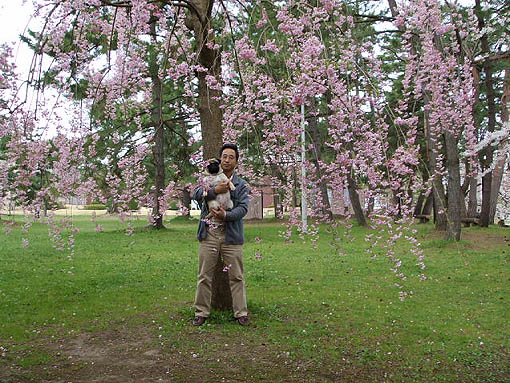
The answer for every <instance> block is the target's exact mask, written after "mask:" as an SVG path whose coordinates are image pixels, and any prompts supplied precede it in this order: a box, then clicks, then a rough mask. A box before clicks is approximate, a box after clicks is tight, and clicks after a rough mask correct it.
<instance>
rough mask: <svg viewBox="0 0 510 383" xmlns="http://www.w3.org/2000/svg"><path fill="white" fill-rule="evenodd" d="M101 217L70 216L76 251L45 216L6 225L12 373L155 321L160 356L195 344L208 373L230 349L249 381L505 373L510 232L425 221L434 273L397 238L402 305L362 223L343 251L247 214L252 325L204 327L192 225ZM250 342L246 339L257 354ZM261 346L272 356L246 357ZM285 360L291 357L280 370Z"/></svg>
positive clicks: (0, 262) (490, 377)
mask: <svg viewBox="0 0 510 383" xmlns="http://www.w3.org/2000/svg"><path fill="white" fill-rule="evenodd" d="M98 222H99V223H101V224H102V225H103V227H104V231H103V232H100V233H96V232H95V231H94V224H93V223H92V222H91V221H90V217H74V225H76V226H77V227H78V228H79V229H80V232H79V233H78V234H76V245H75V254H74V256H73V257H69V256H68V255H69V251H66V252H58V251H56V250H55V249H54V248H53V247H52V244H51V241H50V240H49V238H48V228H47V226H45V225H41V224H34V225H33V227H32V228H31V229H30V232H29V233H28V234H27V235H26V236H27V238H28V239H29V240H30V246H29V247H28V248H26V249H24V248H23V247H22V237H23V234H22V233H21V230H20V229H19V227H18V228H16V229H15V230H14V231H13V232H12V233H11V234H9V235H5V234H0V235H1V241H2V246H1V249H0V346H3V347H6V348H7V349H8V352H7V355H6V357H4V358H0V370H2V367H7V366H13V365H14V366H17V367H18V368H21V369H22V370H23V371H24V372H23V374H25V375H17V376H35V378H33V380H34V381H37V379H38V376H39V375H38V374H40V373H41V372H40V370H37V368H36V367H37V366H40V367H41V368H43V367H44V366H49V365H51V364H55V363H59V360H60V359H59V357H58V356H57V354H55V352H52V349H51V347H49V346H48V344H50V343H51V339H54V338H56V337H58V338H64V339H65V338H72V337H75V336H76V335H77V334H80V333H92V334H101V331H104V330H105V329H110V330H111V329H112V328H116V326H123V327H126V326H127V328H131V329H133V331H134V332H136V331H139V329H140V328H142V327H143V328H149V331H150V332H151V333H152V334H153V339H154V344H155V345H157V346H158V347H160V348H161V350H163V351H162V352H163V353H165V352H166V353H172V352H174V351H176V350H177V351H178V352H179V355H187V359H185V360H184V359H183V360H184V361H183V362H182V363H187V364H190V363H193V362H194V360H193V358H194V357H193V356H190V355H192V354H196V355H199V358H201V360H202V361H205V362H206V364H207V365H208V366H209V367H211V371H212V370H215V371H221V369H222V368H225V366H224V365H217V363H216V357H217V356H218V355H221V356H222V358H226V359H228V360H229V361H230V362H229V363H230V365H235V366H237V367H236V368H237V369H236V372H235V374H236V375H235V376H237V378H238V379H239V380H240V381H335V380H336V379H338V377H339V376H342V377H343V379H344V380H345V381H350V380H349V379H348V377H349V376H351V377H352V381H382V380H386V381H394V382H436V381H437V382H459V381H462V382H464V381H466V382H504V381H508V379H509V377H510V375H509V374H510V372H509V370H508V364H509V357H508V356H509V341H508V334H509V333H510V331H509V330H510V326H509V319H510V318H509V314H508V300H509V299H510V294H509V288H508V286H509V285H510V283H509V273H508V271H509V270H508V265H509V261H510V258H509V256H508V254H509V251H510V247H509V245H508V244H509V243H510V242H508V240H509V239H510V232H509V231H508V229H504V228H498V227H491V228H489V229H483V228H468V229H464V230H463V234H464V238H466V239H465V240H463V241H461V242H459V243H453V242H446V241H444V240H442V239H439V238H440V237H439V236H438V235H437V234H435V233H434V230H433V227H432V226H431V225H417V226H416V227H417V228H418V230H419V231H418V234H417V237H418V239H419V240H420V242H422V244H423V248H424V249H425V252H426V261H425V263H426V265H427V269H426V271H425V273H426V275H427V277H428V279H427V280H426V281H420V280H419V279H418V278H417V277H416V275H417V274H418V270H417V268H416V267H415V266H414V264H415V262H416V261H415V260H414V258H413V257H412V256H410V255H408V251H407V250H408V249H407V248H408V246H407V244H406V243H405V242H401V243H399V244H398V245H397V247H396V251H397V254H400V256H401V258H402V259H403V261H404V266H403V269H404V270H405V271H406V274H407V275H408V276H409V279H408V280H407V281H406V282H405V287H406V289H408V290H412V291H413V295H412V297H411V298H409V299H407V300H406V301H405V302H400V301H399V299H398V289H397V288H396V287H395V286H394V283H395V282H397V280H396V278H395V276H394V275H393V273H392V272H391V271H390V270H389V269H390V267H391V265H390V262H389V261H388V260H387V259H386V257H385V256H384V255H381V256H379V257H377V258H376V259H371V258H370V257H369V256H368V255H367V253H366V249H367V247H368V244H367V243H366V242H365V241H364V240H363V237H364V234H365V232H366V231H365V229H362V228H359V227H354V228H353V235H354V237H355V238H356V239H355V241H354V242H349V241H342V242H341V246H342V250H343V252H344V253H346V254H347V255H346V256H339V255H338V254H337V252H336V251H334V249H333V248H332V247H330V246H329V245H328V243H329V242H331V239H332V238H331V235H329V234H326V233H321V235H320V238H319V241H318V242H317V246H316V249H314V248H313V246H312V245H311V242H310V241H306V242H303V241H302V240H301V239H299V238H298V237H297V236H296V237H294V238H293V239H292V241H291V243H288V244H285V242H284V241H283V240H282V239H281V237H280V236H279V231H280V230H281V227H280V226H278V225H276V224H275V223H272V222H271V223H253V224H247V225H246V244H245V247H244V259H245V269H246V273H245V277H246V281H247V296H248V306H249V310H250V315H251V319H252V322H253V325H252V326H251V327H250V328H249V329H246V328H241V327H240V326H238V325H237V324H236V323H235V322H234V321H232V320H231V314H230V313H224V312H213V313H212V315H211V318H209V320H208V321H207V322H206V323H207V324H206V325H205V326H203V327H202V328H198V329H197V328H193V327H191V326H190V324H189V320H190V319H191V317H192V315H193V309H192V302H193V298H194V293H195V283H196V268H197V256H196V252H197V241H196V239H195V233H196V222H197V221H196V220H195V221H189V220H187V219H184V218H182V217H180V218H175V219H173V220H171V221H168V222H166V223H165V224H166V229H164V230H160V231H154V230H147V229H145V225H146V222H145V221H143V220H139V221H135V226H136V228H137V229H136V233H135V235H134V236H127V235H125V234H124V231H125V228H126V224H124V223H121V222H119V221H118V220H116V219H113V218H104V217H101V218H98ZM256 237H259V238H261V239H262V242H260V243H259V242H257V241H255V238H256ZM257 252H260V253H261V254H262V259H261V260H259V259H257V258H256V257H255V253H257ZM121 323H122V325H120V324H121ZM241 340H242V342H241ZM233 343H235V344H236V348H233V349H232V350H231V351H228V350H227V351H226V350H225V344H233ZM241 344H246V345H248V344H249V345H251V346H250V352H249V353H248V352H245V351H243V349H242V347H241ZM34 350H36V351H37V350H38V351H37V352H35V351H34ZM252 354H253V355H255V357H256V358H258V360H262V361H264V363H265V364H263V365H258V364H256V363H252V362H250V360H251V359H250V357H251V355H252ZM172 355H173V354H172ZM248 355H250V357H249V356H248ZM181 358H184V357H181ZM188 359H190V360H188ZM282 361H284V363H283V366H284V367H283V368H282V367H277V366H281V365H282V364H281V363H282ZM298 367H299V368H298ZM72 368H74V369H77V368H78V367H76V366H73V367H72ZM80 368H81V367H80ZM174 373H175V375H174V377H176V379H177V380H176V381H186V380H185V379H186V378H185V377H186V376H187V375H186V374H187V372H186V369H185V368H184V369H183V370H182V371H180V370H176V371H174ZM20 374H21V373H20ZM293 374H294V375H295V376H294V375H293ZM296 374H297V375H296ZM12 376H14V375H6V377H7V378H10V379H14V378H13V377H12ZM293 376H294V378H292V377H293ZM2 377H3V376H2V373H0V380H1V378H2ZM179 377H181V378H179ZM4 378H5V376H4ZM7 378H6V381H9V380H8V379H7ZM291 378H292V379H296V380H292V379H291ZM179 379H182V380H179ZM215 379H216V378H213V377H210V381H215ZM300 379H303V380H300ZM11 381H16V380H15V379H14V380H11ZM204 381H207V377H206V379H205V380H204Z"/></svg>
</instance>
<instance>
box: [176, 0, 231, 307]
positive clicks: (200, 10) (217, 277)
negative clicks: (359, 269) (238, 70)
mask: <svg viewBox="0 0 510 383" xmlns="http://www.w3.org/2000/svg"><path fill="white" fill-rule="evenodd" d="M189 3H190V4H191V5H192V6H193V7H192V8H193V10H192V11H190V12H189V13H188V15H187V17H186V21H185V22H186V26H187V27H188V28H189V29H190V30H192V31H193V32H194V35H195V40H196V51H197V56H198V61H199V63H200V65H201V66H203V67H204V68H207V70H208V71H207V72H198V73H197V77H198V111H199V114H200V126H201V132H202V145H203V155H204V159H209V158H216V157H217V156H218V154H219V150H220V148H221V145H222V144H223V132H222V125H221V122H222V118H223V112H222V110H221V108H220V102H221V101H220V100H221V97H222V93H221V90H217V89H211V88H209V87H208V85H207V81H206V76H207V75H210V76H214V77H215V78H216V80H217V81H218V82H221V52H220V50H219V49H209V48H208V47H207V43H208V42H212V41H214V33H213V32H212V31H213V26H212V20H211V13H212V8H213V4H214V0H190V1H189ZM209 31H211V33H209ZM211 306H212V307H213V308H214V309H217V310H225V311H226V310H231V309H232V293H231V291H230V286H229V283H228V275H227V273H225V272H223V260H221V259H219V260H218V263H217V264H216V271H215V274H214V277H213V285H212V300H211Z"/></svg>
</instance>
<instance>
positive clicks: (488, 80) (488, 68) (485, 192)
mask: <svg viewBox="0 0 510 383" xmlns="http://www.w3.org/2000/svg"><path fill="white" fill-rule="evenodd" d="M475 4H476V5H475V14H476V16H477V18H478V27H479V29H480V30H483V28H484V27H485V20H484V16H483V14H482V11H481V6H480V0H476V1H475ZM480 44H481V48H482V54H483V55H487V54H488V53H489V42H488V39H487V34H486V33H485V34H484V35H482V37H481V38H480ZM483 71H484V73H485V80H484V82H485V88H486V91H487V109H488V122H487V131H488V132H489V133H492V132H494V129H495V127H496V103H495V92H494V83H493V78H492V63H491V62H490V61H489V60H485V61H484V62H483ZM480 154H481V161H480V163H481V164H482V170H487V169H488V168H489V167H490V166H491V164H492V160H493V158H494V149H493V148H492V146H490V145H489V146H487V147H486V148H485V149H484V150H482V151H481V153H480ZM491 188H492V171H488V172H487V173H486V174H485V175H484V176H483V177H482V210H481V212H480V226H482V227H488V226H489V223H490V209H491V194H492V193H491Z"/></svg>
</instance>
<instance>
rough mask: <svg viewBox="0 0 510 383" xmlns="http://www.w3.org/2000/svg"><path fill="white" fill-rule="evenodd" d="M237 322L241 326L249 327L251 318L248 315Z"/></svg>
mask: <svg viewBox="0 0 510 383" xmlns="http://www.w3.org/2000/svg"><path fill="white" fill-rule="evenodd" d="M237 322H239V324H240V325H241V326H249V325H250V318H248V315H245V316H242V317H239V318H237Z"/></svg>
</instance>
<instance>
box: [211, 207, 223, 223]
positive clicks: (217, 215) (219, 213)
mask: <svg viewBox="0 0 510 383" xmlns="http://www.w3.org/2000/svg"><path fill="white" fill-rule="evenodd" d="M211 213H212V214H213V215H214V218H216V219H218V220H220V221H224V220H225V217H226V216H227V212H226V211H225V210H223V208H221V207H220V208H219V209H211Z"/></svg>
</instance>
